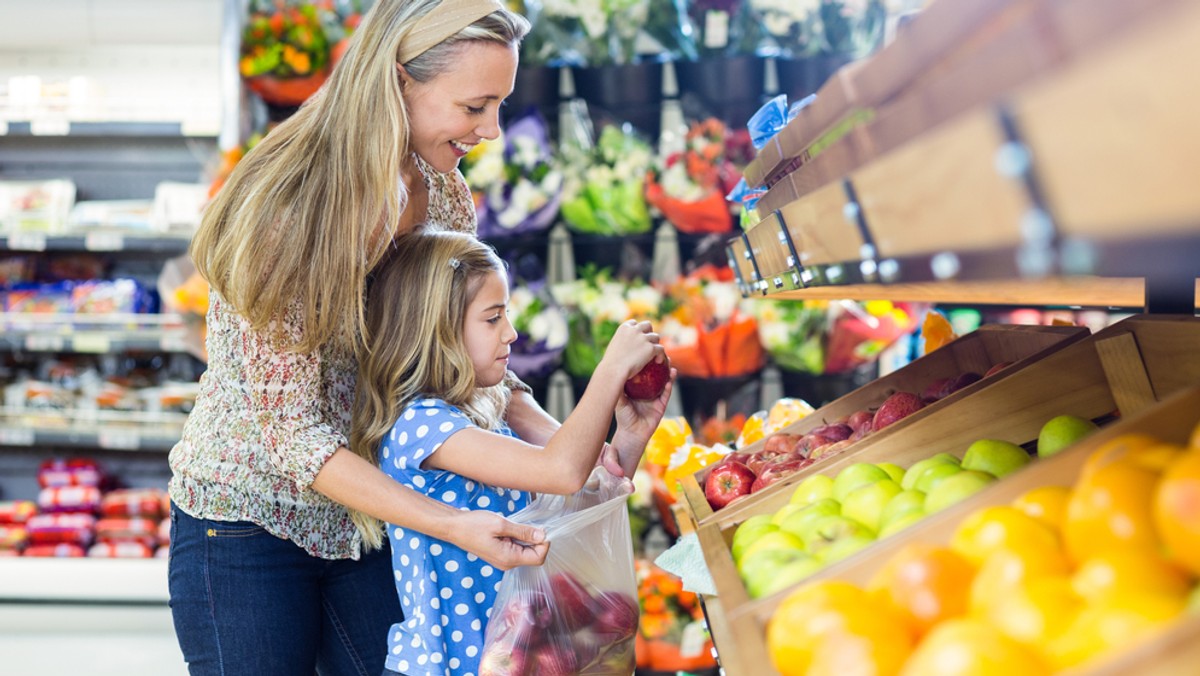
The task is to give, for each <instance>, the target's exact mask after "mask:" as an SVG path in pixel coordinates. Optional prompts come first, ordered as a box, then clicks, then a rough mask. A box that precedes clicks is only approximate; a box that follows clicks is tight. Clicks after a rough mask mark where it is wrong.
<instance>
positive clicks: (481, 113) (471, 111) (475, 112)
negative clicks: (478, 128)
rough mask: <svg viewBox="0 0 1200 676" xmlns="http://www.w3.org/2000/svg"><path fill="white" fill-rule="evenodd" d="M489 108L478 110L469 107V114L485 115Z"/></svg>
mask: <svg viewBox="0 0 1200 676" xmlns="http://www.w3.org/2000/svg"><path fill="white" fill-rule="evenodd" d="M485 111H487V108H476V107H475V106H467V112H468V113H470V114H472V115H483V113H484V112H485Z"/></svg>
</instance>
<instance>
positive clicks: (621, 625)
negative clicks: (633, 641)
mask: <svg viewBox="0 0 1200 676" xmlns="http://www.w3.org/2000/svg"><path fill="white" fill-rule="evenodd" d="M596 605H597V606H598V607H599V609H600V612H599V613H598V614H597V615H596V622H595V623H594V624H593V625H592V627H593V629H594V631H595V632H596V634H597V635H599V636H602V637H604V638H605V639H607V641H608V642H609V643H613V642H616V641H620V640H624V639H627V638H633V635H634V634H635V633H636V632H637V628H638V604H637V601H636V600H635V599H633V598H632V597H630V596H629V595H627V594H622V593H621V592H618V591H606V592H601V594H600V595H599V596H597V597H596Z"/></svg>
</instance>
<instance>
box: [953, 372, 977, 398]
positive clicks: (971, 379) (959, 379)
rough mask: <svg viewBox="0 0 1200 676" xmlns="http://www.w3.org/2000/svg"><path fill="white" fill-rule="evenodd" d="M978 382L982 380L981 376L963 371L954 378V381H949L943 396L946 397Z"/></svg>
mask: <svg viewBox="0 0 1200 676" xmlns="http://www.w3.org/2000/svg"><path fill="white" fill-rule="evenodd" d="M980 380H983V376H981V375H979V374H978V373H975V372H974V371H964V372H962V373H960V374H958V375H957V376H955V377H954V380H952V381H950V385H949V386H948V387H947V388H946V394H945V396H947V397H948V396H950V395H952V394H954V393H955V392H957V391H959V390H961V389H962V388H964V387H966V386H967V385H971V384H973V383H977V382H979V381H980Z"/></svg>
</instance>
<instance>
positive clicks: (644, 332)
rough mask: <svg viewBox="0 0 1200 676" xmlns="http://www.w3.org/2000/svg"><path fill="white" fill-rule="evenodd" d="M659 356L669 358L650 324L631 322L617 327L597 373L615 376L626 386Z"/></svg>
mask: <svg viewBox="0 0 1200 676" xmlns="http://www.w3.org/2000/svg"><path fill="white" fill-rule="evenodd" d="M659 355H662V356H663V359H666V350H665V349H664V348H663V346H662V345H660V344H659V336H658V334H657V333H654V331H653V330H652V327H651V325H650V322H648V321H647V322H638V321H636V320H633V319H630V320H628V321H626V322H622V323H621V325H620V326H618V327H617V332H616V334H614V335H613V338H612V341H610V342H609V344H608V347H607V348H606V349H605V350H604V358H603V359H601V360H600V364H599V366H597V368H596V370H597V371H598V372H599V371H601V370H603V371H605V372H608V373H612V374H613V375H614V376H615V377H617V378H620V381H621V382H622V383H623V382H624V381H626V380H628V379H629V378H632V377H633V376H634V375H635V374H636V373H637V372H638V371H641V370H642V367H643V366H645V365H646V364H648V363H650V360H652V359H655V358H657V357H658V356H659Z"/></svg>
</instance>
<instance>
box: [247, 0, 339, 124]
mask: <svg viewBox="0 0 1200 676" xmlns="http://www.w3.org/2000/svg"><path fill="white" fill-rule="evenodd" d="M327 11H328V10H325V9H322V8H320V7H318V6H317V5H315V4H311V3H308V2H298V1H296V0H274V1H273V2H272V3H269V4H268V3H267V2H265V0H257V1H256V2H255V3H254V5H253V6H252V7H251V11H250V16H249V17H248V18H247V20H246V27H245V30H244V31H243V32H242V47H241V57H240V59H239V61H238V71H239V72H240V73H241V75H242V77H243V78H244V79H245V80H246V83H247V84H248V85H249V86H250V88H251V89H252V90H254V91H255V92H256V93H257V94H258V95H259V96H261V97H263V99H264V100H266V101H268V102H270V103H276V104H279V105H300V104H301V103H303V102H304V100H305V99H307V98H308V97H309V96H311V95H312V94H313V92H315V91H316V90H317V89H318V88H319V87H320V86H321V84H322V83H323V82H324V81H325V78H326V77H327V76H328V74H329V66H330V45H329V39H328V38H327V37H326V35H325V28H324V24H325V18H324V16H325V14H326V12H327Z"/></svg>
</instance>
